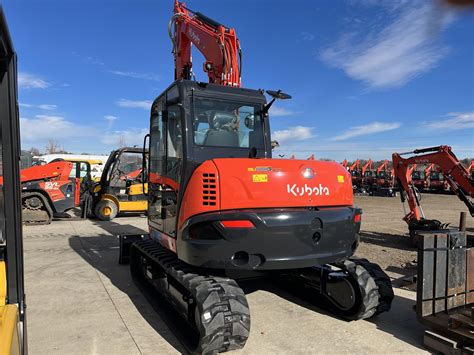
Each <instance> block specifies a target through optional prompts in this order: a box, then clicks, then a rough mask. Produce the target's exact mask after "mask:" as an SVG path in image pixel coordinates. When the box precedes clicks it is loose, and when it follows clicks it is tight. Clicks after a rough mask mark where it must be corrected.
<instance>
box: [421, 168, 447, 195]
mask: <svg viewBox="0 0 474 355" xmlns="http://www.w3.org/2000/svg"><path fill="white" fill-rule="evenodd" d="M431 166H432V169H431V170H430V172H429V173H428V174H426V176H427V178H426V180H427V188H428V190H430V191H434V192H445V191H448V190H449V185H448V182H447V181H446V179H445V178H444V176H443V173H442V172H441V171H438V170H439V169H437V168H436V169H435V167H434V165H433V164H431Z"/></svg>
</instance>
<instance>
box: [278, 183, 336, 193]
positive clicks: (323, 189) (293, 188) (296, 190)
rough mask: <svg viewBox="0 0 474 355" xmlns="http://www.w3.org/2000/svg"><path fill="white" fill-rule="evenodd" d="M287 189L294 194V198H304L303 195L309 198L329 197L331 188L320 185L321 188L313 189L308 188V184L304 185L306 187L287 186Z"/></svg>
mask: <svg viewBox="0 0 474 355" xmlns="http://www.w3.org/2000/svg"><path fill="white" fill-rule="evenodd" d="M286 188H287V190H288V193H289V194H292V195H293V196H303V195H308V196H320V195H325V196H329V188H328V187H326V186H323V185H321V184H319V186H315V187H311V186H308V185H307V184H304V186H298V185H296V184H293V185H290V184H286Z"/></svg>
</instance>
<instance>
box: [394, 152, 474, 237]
mask: <svg viewBox="0 0 474 355" xmlns="http://www.w3.org/2000/svg"><path fill="white" fill-rule="evenodd" d="M406 154H415V155H414V156H412V157H409V158H406V159H405V158H402V157H401V156H402V155H406ZM392 159H393V167H394V169H395V170H394V171H395V178H396V180H397V181H398V183H399V186H400V192H401V193H400V197H401V200H402V203H404V202H405V200H407V201H408V206H409V208H410V212H408V213H406V215H405V217H404V218H403V219H404V220H405V221H406V222H407V224H408V228H409V230H410V234H412V232H414V231H416V230H436V229H440V228H441V227H442V223H441V222H440V221H438V220H434V219H431V220H430V219H427V218H426V217H425V214H424V212H423V209H422V208H421V205H420V199H419V197H418V194H417V190H416V188H415V186H414V185H413V181H412V174H410V171H409V167H410V165H412V164H435V165H437V166H438V167H439V169H440V171H441V172H442V173H443V175H444V178H445V180H446V181H447V183H448V185H449V187H450V188H451V190H453V191H454V193H455V194H456V195H457V196H458V197H459V199H460V200H461V201H463V202H464V203H465V204H466V206H467V208H468V210H469V212H470V214H471V216H474V204H473V202H472V200H471V199H472V198H474V182H473V179H472V177H471V176H470V174H469V172H468V171H467V169H466V168H465V167H464V166H463V165H462V164H461V163H460V162H459V160H458V159H457V158H456V156H455V155H454V153H453V152H452V151H451V147H448V146H439V147H431V148H424V149H416V150H414V151H413V152H406V153H400V154H398V153H394V154H393V155H392ZM404 206H405V205H404Z"/></svg>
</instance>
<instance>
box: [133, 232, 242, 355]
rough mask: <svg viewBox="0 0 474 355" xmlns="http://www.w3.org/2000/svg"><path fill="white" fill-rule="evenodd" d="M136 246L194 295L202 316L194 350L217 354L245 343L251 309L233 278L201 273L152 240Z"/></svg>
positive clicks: (240, 346)
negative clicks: (198, 336) (198, 338)
mask: <svg viewBox="0 0 474 355" xmlns="http://www.w3.org/2000/svg"><path fill="white" fill-rule="evenodd" d="M134 246H135V247H136V248H138V249H140V251H141V252H142V253H143V254H144V255H145V256H147V257H148V258H150V259H152V260H154V261H155V262H156V263H158V264H159V265H160V266H161V267H162V268H163V269H164V270H165V271H166V273H167V274H168V276H171V277H173V278H174V279H175V280H176V281H178V282H179V283H180V284H181V285H182V286H184V287H185V288H186V290H188V291H189V292H190V294H191V295H192V296H193V298H194V300H195V302H196V305H197V307H198V310H199V313H198V314H199V316H200V320H199V321H197V322H195V323H196V326H197V327H198V331H199V333H200V341H199V345H198V346H197V348H196V349H193V352H196V353H202V354H213V353H218V352H224V351H228V350H234V349H240V348H243V347H244V345H245V342H246V341H247V338H248V336H249V333H250V311H249V306H248V303H247V300H246V298H245V294H244V292H243V291H242V289H241V288H240V287H239V286H238V285H237V283H236V282H235V281H234V280H233V279H229V278H224V277H216V276H212V275H207V274H201V273H199V271H197V270H196V269H195V268H193V267H192V266H190V265H188V264H186V263H184V262H182V261H181V260H179V259H178V258H177V257H176V255H175V254H173V253H172V252H170V251H168V250H167V249H165V248H163V247H161V246H160V245H158V244H157V243H156V242H154V241H152V240H143V241H138V242H136V243H134ZM192 321H194V320H192Z"/></svg>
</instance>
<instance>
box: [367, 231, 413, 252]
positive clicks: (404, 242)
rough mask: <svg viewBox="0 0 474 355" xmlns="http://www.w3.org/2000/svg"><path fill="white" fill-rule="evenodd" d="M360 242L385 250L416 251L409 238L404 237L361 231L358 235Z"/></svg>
mask: <svg viewBox="0 0 474 355" xmlns="http://www.w3.org/2000/svg"><path fill="white" fill-rule="evenodd" d="M360 240H361V242H364V243H370V244H376V245H379V246H382V247H386V248H394V249H402V250H410V251H414V250H416V248H415V247H414V246H413V244H412V242H411V239H410V237H409V236H406V235H400V234H391V233H379V232H369V231H363V232H361V233H360Z"/></svg>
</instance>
